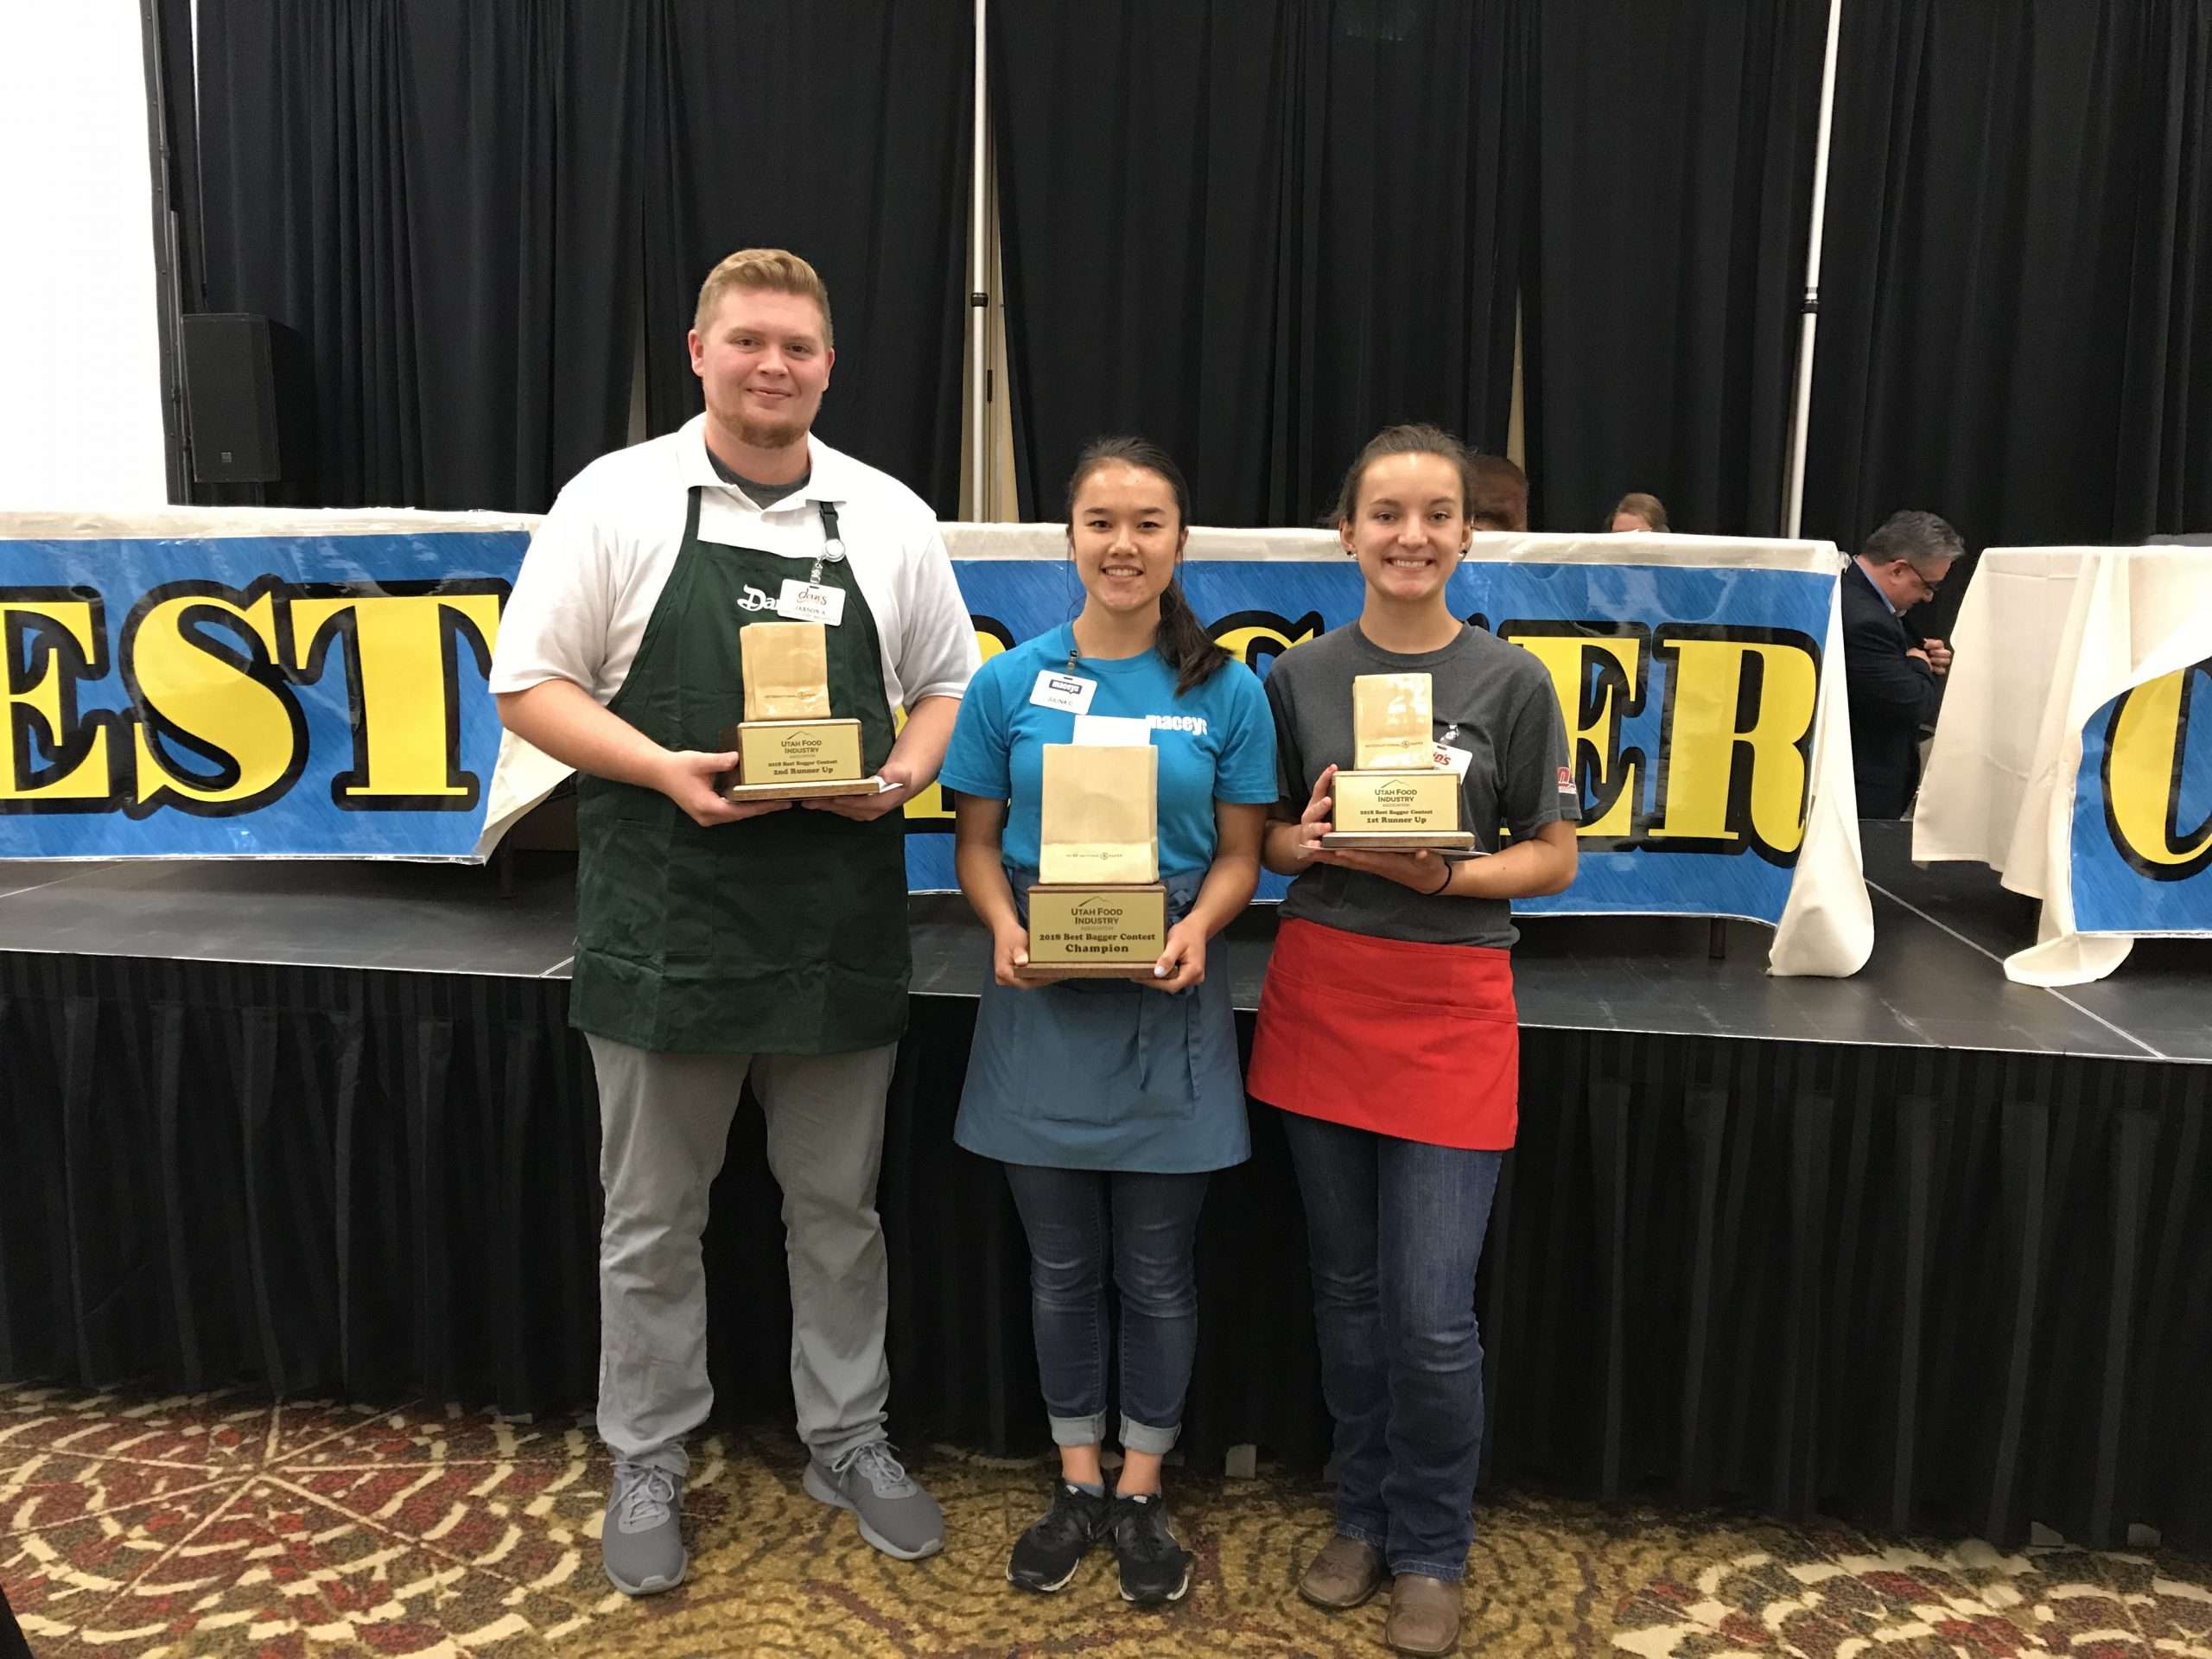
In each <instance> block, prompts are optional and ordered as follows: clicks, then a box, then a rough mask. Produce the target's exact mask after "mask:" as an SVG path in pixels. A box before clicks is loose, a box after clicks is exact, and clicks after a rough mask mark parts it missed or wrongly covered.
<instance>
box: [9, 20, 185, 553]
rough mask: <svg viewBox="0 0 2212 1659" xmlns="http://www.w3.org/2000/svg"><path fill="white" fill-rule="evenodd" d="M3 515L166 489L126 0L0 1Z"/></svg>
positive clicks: (147, 186) (122, 500) (103, 502)
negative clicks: (4, 512)
mask: <svg viewBox="0 0 2212 1659" xmlns="http://www.w3.org/2000/svg"><path fill="white" fill-rule="evenodd" d="M0 250H4V251H0V511H7V510H13V509H22V508H35V507H105V508H111V509H113V508H137V507H147V506H159V505H162V503H164V502H165V501H167V500H168V483H167V479H166V474H165V473H164V471H163V465H162V384H161V349H160V338H159V335H158V334H157V332H156V321H155V317H156V310H155V306H156V300H155V282H154V211H153V168H152V163H151V162H150V161H149V158H148V153H147V125H146V78H145V48H144V45H143V41H142V40H141V37H140V35H139V24H138V7H137V4H136V3H135V0H0Z"/></svg>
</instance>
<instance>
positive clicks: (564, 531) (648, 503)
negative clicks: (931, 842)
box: [491, 415, 976, 709]
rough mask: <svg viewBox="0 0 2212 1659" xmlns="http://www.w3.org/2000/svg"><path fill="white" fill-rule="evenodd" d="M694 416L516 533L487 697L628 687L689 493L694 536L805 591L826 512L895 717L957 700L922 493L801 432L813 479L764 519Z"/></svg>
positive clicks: (943, 572)
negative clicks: (741, 551) (543, 689)
mask: <svg viewBox="0 0 2212 1659" xmlns="http://www.w3.org/2000/svg"><path fill="white" fill-rule="evenodd" d="M706 430H707V417H706V416H704V415H697V416H693V417H692V418H691V419H690V421H688V422H687V423H684V425H683V428H682V429H681V430H678V431H676V432H672V433H671V434H670V435H668V436H666V437H664V438H652V439H649V440H647V441H646V442H644V443H640V444H633V445H632V447H631V448H627V449H618V450H616V451H615V452H614V453H613V454H607V455H601V457H600V458H599V459H598V460H597V461H594V462H592V463H591V465H590V466H588V467H585V468H584V469H583V471H582V472H581V473H578V474H576V475H575V477H574V478H573V479H571V480H569V486H568V487H567V488H566V489H564V490H563V491H562V492H561V497H560V499H559V500H557V501H556V502H555V503H554V504H553V510H552V512H549V513H547V514H546V515H545V517H544V518H543V519H542V520H541V521H540V522H539V524H538V526H537V533H536V534H535V535H534V536H532V537H531V542H530V551H529V553H528V554H527V555H525V556H524V559H523V563H522V571H521V574H520V575H518V576H517V577H516V578H515V587H514V592H513V594H512V595H511V596H510V597H509V598H508V600H507V608H506V611H505V614H504V615H503V616H501V618H500V619H499V645H498V646H497V647H496V649H495V650H494V651H493V657H492V681H491V683H492V690H493V691H494V692H504V691H525V690H529V689H530V688H531V686H533V685H537V684H539V683H542V682H543V681H546V680H556V679H558V680H570V681H573V682H575V683H576V684H578V685H580V686H582V687H583V689H584V690H587V691H588V692H590V693H591V694H592V696H594V697H596V698H598V699H599V701H600V702H602V703H605V702H611V701H612V700H613V696H614V694H615V693H616V692H617V691H619V690H621V687H622V682H623V681H624V680H626V679H627V678H628V677H629V674H630V664H631V663H632V660H634V659H635V658H636V657H637V654H638V646H639V642H640V641H642V640H643V639H644V638H645V624H646V623H647V622H648V621H650V620H652V613H653V607H654V606H656V605H658V603H659V602H660V595H661V589H662V588H664V587H666V586H667V585H668V575H669V572H670V571H671V570H672V569H675V568H676V556H677V551H678V550H679V549H681V547H682V546H683V518H684V510H685V507H686V505H688V499H689V498H688V492H689V491H690V488H691V486H694V485H697V486H702V493H701V495H700V498H699V539H700V540H701V541H702V542H719V543H724V544H725V545H728V546H733V547H751V548H759V549H760V550H762V551H764V552H767V553H772V554H776V555H778V556H781V557H784V558H788V559H789V560H791V565H792V575H795V576H796V577H798V579H799V580H801V581H804V580H805V578H806V575H807V572H808V570H809V569H810V568H811V567H812V564H813V562H814V560H815V559H816V558H817V556H819V555H820V554H821V551H822V547H823V528H822V515H821V511H820V509H819V508H818V507H817V505H816V504H817V502H822V501H827V502H829V503H830V504H831V505H834V506H835V507H836V510H837V536H838V539H839V540H840V541H842V543H844V547H845V556H846V558H847V560H848V561H849V563H850V566H851V569H852V574H853V580H854V582H855V584H856V585H857V586H858V587H859V588H860V590H861V596H862V597H863V598H865V599H866V600H867V601H868V610H869V611H870V612H871V613H873V614H874V618H875V631H876V639H877V642H878V645H879V647H880V656H881V657H882V659H883V689H884V691H885V693H886V694H887V696H888V697H889V698H890V701H891V702H892V703H893V705H894V706H898V705H904V706H906V707H907V708H910V709H911V708H912V707H913V706H914V705H915V704H916V703H918V702H921V701H922V699H923V698H925V697H957V696H959V695H960V694H961V693H962V691H963V690H965V689H966V688H967V684H968V679H969V676H970V675H972V674H973V673H974V672H975V671H976V632H975V626H974V625H973V624H972V623H971V622H970V621H969V616H968V607H967V606H966V604H965V603H964V602H963V601H962V599H961V597H960V589H959V587H958V585H957V583H956V582H954V581H953V578H952V561H951V559H950V557H949V556H947V555H946V553H945V550H944V537H941V536H940V535H939V534H938V527H937V517H936V515H935V514H934V513H932V512H931V511H930V509H929V506H928V504H927V503H925V501H923V499H921V497H919V496H918V495H916V494H915V493H913V492H912V490H910V489H908V488H907V487H906V486H905V485H904V484H901V483H900V482H899V480H897V479H895V478H893V477H892V476H891V475H890V474H888V473H882V472H879V471H877V470H876V469H875V468H874V467H870V466H868V465H867V464H866V463H865V462H862V461H855V460H854V459H853V458H852V457H851V456H850V455H847V454H841V453H840V452H838V451H837V450H835V449H832V448H830V447H829V445H828V444H826V443H824V442H822V440H821V439H819V438H817V437H813V436H809V438H808V439H807V446H808V448H809V451H810V454H811V457H812V461H813V474H812V476H811V477H810V478H809V479H808V480H807V482H806V485H805V487H804V488H803V489H800V490H798V491H797V492H795V493H792V494H791V495H787V496H785V498H784V499H782V500H781V501H779V502H778V503H776V505H773V506H772V507H770V508H768V509H766V511H765V512H764V511H763V510H762V509H760V507H757V506H755V505H753V502H752V501H751V500H750V499H748V498H747V496H746V494H745V493H744V492H743V491H742V490H741V489H740V488H739V487H738V486H736V485H734V484H725V483H724V482H722V480H721V474H718V473H716V472H715V466H714V462H713V461H712V460H711V459H709V456H708V454H707V440H706Z"/></svg>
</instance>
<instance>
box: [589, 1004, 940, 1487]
mask: <svg viewBox="0 0 2212 1659" xmlns="http://www.w3.org/2000/svg"><path fill="white" fill-rule="evenodd" d="M588 1041H589V1043H590V1045H591V1056H592V1065H593V1068H594V1071H596V1072H597V1073H598V1077H599V1116H600V1128H601V1151H600V1160H599V1176H600V1184H601V1186H603V1187H604V1188H605V1189H606V1193H607V1219H606V1223H605V1224H604V1226H603V1227H602V1228H601V1231H600V1242H599V1319H600V1330H599V1433H600V1438H601V1440H605V1441H606V1442H607V1449H608V1450H610V1451H611V1452H613V1453H614V1455H615V1456H616V1457H618V1458H621V1459H627V1460H629V1461H632V1462H635V1463H646V1464H652V1465H658V1467H661V1468H664V1469H667V1470H669V1471H672V1472H674V1473H676V1474H679V1475H681V1474H683V1473H684V1472H685V1471H686V1469H687V1468H688V1466H689V1465H688V1459H687V1458H686V1457H685V1454H684V1450H683V1437H684V1436H685V1435H686V1434H688V1433H690V1432H691V1431H692V1430H693V1429H695V1428H696V1427H698V1426H699V1425H700V1424H701V1423H702V1422H704V1421H706V1417H707V1413H708V1410H709V1408H710V1407H711V1406H712V1405H713V1403H714V1389H713V1388H712V1387H711V1385H710V1384H709V1383H708V1380H707V1281H706V1270H705V1267H704V1264H703V1263H702V1260H701V1257H700V1251H699V1237H700V1235H701V1234H702V1232H703V1231H704V1230H706V1225H707V1189H708V1188H709V1185H712V1183H713V1181H714V1179H715V1174H716V1173H717V1172H719V1171H720V1170H721V1166H722V1156H723V1154H724V1151H725V1150H726V1148H727V1147H728V1141H729V1126H730V1122H731V1120H732V1119H733V1118H734V1116H736V1112H737V1104H738V1098H739V1090H741V1087H742V1086H743V1084H744V1083H745V1081H746V1078H747V1076H748V1074H749V1075H750V1077H751V1078H752V1080H753V1089H754V1090H755V1092H757V1093H758V1094H759V1096H760V1101H761V1105H762V1108H763V1109H764V1111H765V1112H766V1117H767V1128H768V1166H769V1169H770V1171H771V1172H772V1173H773V1174H774V1175H775V1178H776V1180H777V1183H778V1184H779V1185H780V1186H781V1187H782V1188H783V1192H784V1232H785V1244H786V1255H787V1256H788V1259H789V1262H790V1268H791V1391H792V1395H793V1397H794V1400H795V1402H796V1403H797V1405H798V1432H799V1437H800V1438H801V1439H802V1440H804V1441H805V1442H806V1443H807V1445H808V1446H810V1448H812V1449H813V1450H814V1451H815V1452H817V1453H818V1454H819V1455H820V1456H822V1457H823V1458H824V1459H836V1458H837V1457H839V1456H842V1454H843V1453H844V1452H847V1451H849V1450H850V1449H851V1448H852V1447H854V1446H859V1445H861V1444H862V1443H864V1442H866V1441H868V1440H878V1439H880V1438H881V1437H882V1434H883V1421H884V1404H885V1401H886V1400H887V1397H888V1395H889V1394H890V1388H891V1373H890V1370H889V1368H888V1367H887V1365H886V1364H885V1363H884V1357H883V1321H884V1315H885V1313H886V1311H887V1306H888V1304H889V1300H890V1281H889V1275H888V1272H887V1267H886V1264H885V1258H884V1249H883V1224H882V1222H881V1221H880V1219H879V1217H877V1215H876V1211H875V1179H876V1173H877V1170H878V1169H879V1167H880V1166H881V1164H882V1161H883V1098H884V1093H885V1090H887V1088H888V1087H889V1085H890V1082H891V1067H892V1062H893V1058H894V1057H895V1056H896V1055H897V1052H898V1050H897V1048H896V1047H895V1046H893V1047H886V1048H873V1049H863V1050H861V1051H860V1052H857V1053H853V1054H829V1055H821V1056H807V1057H798V1056H791V1055H780V1054H762V1055H743V1054H656V1053H652V1052H647V1051H645V1050H644V1049H639V1048H632V1047H631V1046H629V1045H627V1044H626V1043H618V1042H614V1041H612V1040H610V1039H607V1038H603V1037H590V1038H588Z"/></svg>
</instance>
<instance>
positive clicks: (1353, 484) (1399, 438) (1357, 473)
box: [1329, 421, 1475, 524]
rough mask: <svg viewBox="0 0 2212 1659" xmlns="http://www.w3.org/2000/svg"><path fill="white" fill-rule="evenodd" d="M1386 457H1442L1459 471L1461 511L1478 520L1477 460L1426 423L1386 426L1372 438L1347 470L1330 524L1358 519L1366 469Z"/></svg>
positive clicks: (1448, 434)
mask: <svg viewBox="0 0 2212 1659" xmlns="http://www.w3.org/2000/svg"><path fill="white" fill-rule="evenodd" d="M1385 455H1440V456H1442V457H1443V458H1444V459H1445V460H1446V461H1450V462H1451V463H1452V465H1453V466H1454V467H1458V468H1459V511H1460V512H1462V513H1464V514H1465V515H1466V516H1467V517H1468V518H1473V517H1474V516H1475V474H1474V464H1473V462H1474V458H1473V456H1472V455H1471V454H1469V453H1468V450H1467V446H1466V445H1465V444H1464V443H1462V442H1459V439H1457V438H1455V437H1453V436H1452V435H1451V434H1450V433H1449V432H1446V430H1445V429H1443V428H1442V427H1440V426H1431V425H1429V424H1428V423H1427V422H1426V421H1416V422H1412V423H1408V424H1406V425H1403V426H1386V427H1384V428H1383V429H1382V430H1381V431H1380V432H1377V433H1376V435H1374V436H1373V437H1371V438H1370V439H1369V440H1368V441H1367V442H1366V444H1365V446H1364V447H1363V448H1362V449H1361V450H1360V452H1359V453H1358V454H1357V455H1354V456H1353V457H1352V461H1351V466H1350V467H1346V468H1345V469H1344V485H1343V487H1341V488H1340V489H1338V492H1337V511H1336V516H1335V517H1334V518H1332V519H1331V520H1330V521H1329V522H1330V523H1332V524H1350V523H1351V521H1352V520H1353V519H1354V518H1357V517H1358V516H1359V486H1360V484H1361V482H1362V480H1364V479H1365V478H1366V476H1367V469H1368V467H1370V466H1372V465H1373V464H1374V463H1375V462H1376V461H1380V460H1382V459H1383V456H1385Z"/></svg>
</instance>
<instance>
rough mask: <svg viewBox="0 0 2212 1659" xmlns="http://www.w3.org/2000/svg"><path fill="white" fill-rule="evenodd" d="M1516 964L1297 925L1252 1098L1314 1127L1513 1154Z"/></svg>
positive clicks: (1286, 950) (1273, 992)
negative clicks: (1312, 1120)
mask: <svg viewBox="0 0 2212 1659" xmlns="http://www.w3.org/2000/svg"><path fill="white" fill-rule="evenodd" d="M1520 1073H1521V1027H1520V1023H1519V1018H1518V1016H1517V1015H1516V1013H1515V1012H1514V1007H1513V958H1512V954H1511V953H1510V951H1506V950H1493V949H1489V948H1486V947H1484V946H1480V945H1468V944H1409V943H1408V942H1407V941H1405V940H1402V939H1377V938H1370V937H1369V936H1368V935H1366V934H1364V933H1347V932H1345V931H1344V930H1343V929H1342V928H1336V927H1325V926H1324V925H1321V924H1320V923H1318V922H1304V921H1299V920H1297V919H1295V918H1288V917H1287V918H1284V919H1283V921H1282V924H1281V926H1280V928H1279V929H1278V930H1277V931H1276V933H1275V948H1274V955H1273V956H1272V957H1269V958H1268V977H1267V982H1266V984H1265V985H1264V986H1263V987H1262V989H1261V992H1260V1021H1259V1027H1258V1029H1257V1031H1256V1032H1255V1034H1254V1037H1253V1039H1252V1065H1251V1069H1250V1071H1249V1075H1248V1077H1246V1080H1245V1085H1244V1086H1245V1088H1246V1090H1248V1091H1249V1093H1250V1094H1251V1095H1252V1096H1253V1098H1255V1100H1263V1101H1266V1102H1267V1103H1268V1104H1269V1105H1272V1106H1279V1107H1281V1109H1283V1110H1284V1111H1287V1112H1296V1113H1298V1114H1299V1115H1300V1116H1304V1117H1319V1118H1325V1119H1327V1120H1328V1121H1329V1122H1332V1123H1344V1124H1349V1125H1350V1126H1351V1127H1352V1128H1359V1129H1371V1130H1373V1131H1374V1132H1375V1133H1376V1134H1377V1135H1395V1136H1396V1137H1397V1138H1398V1139H1399V1140H1402V1141H1423V1142H1425V1143H1427V1144H1428V1145H1430V1146H1437V1147H1465V1148H1469V1149H1473V1150H1478V1151H1484V1152H1493V1151H1494V1152H1503V1151H1504V1150H1505V1149H1506V1148H1508V1147H1510V1146H1512V1144H1513V1131H1514V1128H1515V1127H1516V1123H1517V1122H1518V1121H1519V1090H1520Z"/></svg>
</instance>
